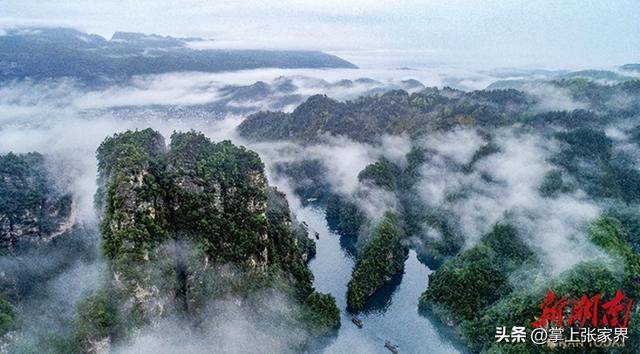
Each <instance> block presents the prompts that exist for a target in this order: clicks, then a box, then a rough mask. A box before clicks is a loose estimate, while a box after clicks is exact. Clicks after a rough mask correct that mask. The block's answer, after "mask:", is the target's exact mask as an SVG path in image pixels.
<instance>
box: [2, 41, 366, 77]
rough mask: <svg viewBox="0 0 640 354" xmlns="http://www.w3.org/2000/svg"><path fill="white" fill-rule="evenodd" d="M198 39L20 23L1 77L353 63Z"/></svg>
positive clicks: (5, 46)
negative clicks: (210, 44)
mask: <svg viewBox="0 0 640 354" xmlns="http://www.w3.org/2000/svg"><path fill="white" fill-rule="evenodd" d="M200 41H203V39H200V38H174V37H164V36H158V35H145V34H141V33H125V32H116V33H115V34H114V35H113V36H112V38H111V39H110V40H107V39H105V38H103V37H101V36H98V35H95V34H87V33H83V32H80V31H77V30H74V29H68V28H21V29H11V30H7V31H5V34H4V35H2V36H0V78H1V79H5V80H6V79H14V78H25V77H31V78H35V79H42V78H58V77H65V76H70V77H77V78H86V79H92V78H103V77H107V78H111V77H117V78H121V77H128V76H132V75H144V74H161V73H167V72H176V71H203V72H218V71H227V70H242V69H255V68H264V67H273V68H356V66H355V65H353V64H352V63H349V62H348V61H345V60H343V59H341V58H339V57H337V56H334V55H330V54H326V53H323V52H319V51H290V50H284V51H283V50H280V51H275V50H223V49H196V48H194V47H193V46H191V44H193V43H197V42H200Z"/></svg>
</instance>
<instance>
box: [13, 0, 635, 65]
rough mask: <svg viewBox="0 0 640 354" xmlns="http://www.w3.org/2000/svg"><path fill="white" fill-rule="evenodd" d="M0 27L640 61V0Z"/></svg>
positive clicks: (356, 4) (71, 15) (99, 15)
mask: <svg viewBox="0 0 640 354" xmlns="http://www.w3.org/2000/svg"><path fill="white" fill-rule="evenodd" d="M0 13H2V15H1V16H0V29H1V28H12V27H29V26H46V27H71V28H76V29H79V30H82V31H86V32H89V33H95V34H99V35H101V36H104V37H107V38H109V37H111V35H112V34H113V32H115V31H128V32H142V33H148V34H151V33H155V34H159V35H171V36H180V37H187V36H197V37H202V38H208V39H212V41H211V42H209V43H207V46H209V47H214V48H225V49H234V48H252V49H304V50H322V51H326V52H329V53H333V54H337V55H339V56H341V57H343V58H345V59H347V60H350V61H353V62H354V63H355V64H356V65H359V66H364V67H380V66H384V67H392V66H439V65H448V66H461V67H474V68H500V67H536V68H550V69H559V68H562V69H580V68H596V67H597V68H603V67H612V66H615V65H620V64H625V63H632V62H638V61H639V59H638V50H637V49H636V48H634V47H633V45H632V44H633V43H634V42H637V38H640V22H639V21H637V18H638V17H639V16H640V3H638V2H636V1H631V0H624V1H618V2H615V3H611V2H605V1H577V0H571V1H562V2H557V1H538V2H535V3H530V2H525V1H506V2H505V1H493V0H492V1H488V2H483V3H482V4H481V3H479V2H475V1H474V2H468V1H452V2H447V3H446V4H443V3H440V2H436V1H430V0H427V1H419V0H402V1H399V2H394V3H393V4H381V3H378V2H375V1H369V0H357V1H340V2H338V1H335V0H329V1H322V2H320V1H311V2H310V1H298V0H286V1H278V2H267V1H256V0H251V1H247V2H243V3H237V2H232V1H216V2H215V3H210V2H206V1H200V0H183V1H178V2H175V1H169V0H160V1H148V0H143V1H136V2H135V3H128V2H123V1H105V0H100V1H92V2H85V1H77V0H73V1H64V2H63V1H57V0H45V1H40V2H38V3H37V4H36V3H25V2H23V1H16V0H7V1H2V2H1V3H0Z"/></svg>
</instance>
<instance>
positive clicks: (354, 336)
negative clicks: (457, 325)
mask: <svg viewBox="0 0 640 354" xmlns="http://www.w3.org/2000/svg"><path fill="white" fill-rule="evenodd" d="M297 217H298V219H299V220H300V221H305V222H306V223H307V224H308V225H309V231H310V234H311V235H313V234H314V232H318V233H319V234H320V239H319V240H316V248H317V254H316V257H315V258H314V259H313V260H311V262H310V263H309V267H310V268H311V271H313V275H314V276H315V280H314V284H313V285H314V286H315V288H316V289H317V290H318V291H320V292H323V293H331V294H332V295H333V296H334V297H335V298H336V301H337V303H338V307H340V310H341V317H342V326H341V327H340V329H339V331H338V333H337V336H336V337H335V338H332V339H331V341H330V342H329V344H328V345H327V346H325V347H324V348H323V349H322V350H321V352H322V353H384V354H389V353H391V352H390V351H389V350H387V349H386V348H385V347H384V342H385V340H390V341H391V342H392V343H394V344H396V345H398V346H399V350H400V353H436V354H440V353H460V352H461V351H460V346H459V345H458V344H457V343H456V342H455V341H454V340H453V339H452V338H451V337H450V336H447V335H445V334H444V333H442V332H443V331H440V330H439V329H438V326H439V324H436V323H434V322H433V321H432V320H430V319H428V318H426V317H423V316H420V315H419V314H418V298H419V297H420V294H422V292H424V290H425V289H426V288H427V280H428V275H429V273H430V272H431V271H430V270H429V268H427V267H426V266H425V265H423V264H422V263H420V262H419V261H418V259H417V258H416V253H415V251H413V250H412V251H410V253H409V258H408V259H407V261H406V263H405V269H404V274H402V275H399V276H396V277H394V279H392V281H391V282H390V284H388V285H387V286H385V287H384V288H383V289H381V290H380V291H378V292H377V293H376V294H375V295H374V298H373V299H372V300H371V301H370V302H369V306H368V307H367V309H365V310H364V311H362V312H360V313H359V314H358V318H360V319H361V320H362V321H363V323H364V326H363V328H358V327H357V326H355V325H354V324H353V323H352V322H351V318H352V314H350V313H348V312H347V310H346V306H347V300H346V292H347V283H348V282H349V279H350V277H351V271H352V269H353V265H354V261H355V260H354V258H353V256H352V255H350V254H349V253H348V252H347V251H346V250H344V249H343V248H342V247H341V246H340V237H339V236H338V235H336V234H334V233H332V232H331V231H330V230H329V228H328V226H327V223H326V221H325V216H324V211H322V210H321V209H318V208H314V207H304V208H301V209H299V210H298V212H297Z"/></svg>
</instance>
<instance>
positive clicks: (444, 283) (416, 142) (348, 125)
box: [239, 73, 640, 353]
mask: <svg viewBox="0 0 640 354" xmlns="http://www.w3.org/2000/svg"><path fill="white" fill-rule="evenodd" d="M589 75H590V76H593V75H594V73H589ZM535 85H538V86H540V87H545V88H552V89H554V90H558V91H557V92H562V93H563V94H566V95H567V96H566V97H565V99H566V100H571V101H572V102H574V103H575V104H574V106H576V107H577V108H574V109H569V110H567V109H559V110H552V109H548V108H546V106H545V104H546V103H545V99H547V98H545V97H543V96H540V95H536V94H533V93H531V91H527V90H526V86H524V88H522V90H516V89H512V88H508V89H498V90H482V91H473V92H463V91H458V90H454V89H449V88H444V89H436V88H428V89H425V90H423V91H420V92H417V93H412V94H409V93H407V92H404V91H390V92H387V93H385V94H381V95H373V96H366V97H361V98H359V99H357V100H354V101H345V102H341V101H337V100H333V99H331V98H329V97H326V96H320V95H319V96H314V97H311V98H309V99H308V100H307V101H306V102H305V103H303V104H301V105H300V106H299V107H298V108H296V109H295V110H294V111H293V112H291V113H281V112H259V113H256V114H254V115H252V116H249V118H247V119H246V120H245V121H244V122H243V123H242V124H241V125H240V127H239V132H240V134H242V135H243V136H244V137H246V138H248V139H253V140H257V141H273V140H289V141H296V142H298V143H300V144H302V145H304V146H314V144H318V143H319V142H322V141H323V139H325V137H326V135H327V134H328V135H337V136H347V137H349V138H351V139H353V140H355V141H360V142H363V143H367V144H372V145H374V146H377V147H378V148H379V149H384V147H383V145H381V144H380V142H379V141H380V140H379V139H380V137H382V136H384V135H385V134H388V135H398V134H404V135H405V136H408V139H409V140H410V141H411V149H410V151H409V152H407V153H406V154H405V156H404V157H403V159H401V160H402V161H401V162H398V161H397V160H393V161H391V160H389V159H388V158H386V157H385V151H382V150H380V158H379V159H378V160H377V161H374V162H373V163H371V164H369V165H368V166H366V168H364V169H363V170H362V171H360V172H359V174H358V180H359V185H358V187H357V188H356V189H355V190H354V191H352V192H350V193H347V194H344V193H340V192H336V188H335V186H333V185H331V184H330V183H327V181H329V180H331V179H330V178H329V176H330V175H331V174H332V171H331V169H330V168H329V167H327V165H323V164H322V162H321V161H318V160H315V161H314V160H313V159H307V160H299V161H296V162H295V163H291V162H287V163H286V164H281V165H279V166H277V168H278V169H279V171H281V172H282V173H283V174H285V175H287V174H288V175H289V177H288V180H289V182H290V183H291V184H292V185H293V186H294V190H295V191H296V193H298V194H300V195H301V196H302V197H303V198H305V199H309V198H311V199H309V200H311V201H312V203H320V204H322V205H323V206H325V207H326V211H327V213H326V216H327V221H328V223H329V225H330V226H331V227H332V228H333V229H334V230H335V231H336V232H337V233H339V234H340V235H341V237H342V238H343V239H344V242H343V245H345V246H346V247H347V248H349V249H350V252H352V253H353V254H355V255H356V257H357V263H356V266H355V268H354V271H353V277H352V279H351V282H350V283H349V287H348V293H347V295H348V300H349V306H350V307H352V308H354V309H358V308H362V307H363V306H364V305H365V303H366V299H367V297H368V296H370V295H371V294H372V293H374V292H375V290H376V289H378V288H379V287H380V285H381V284H383V282H384V281H385V279H386V280H388V279H389V276H390V275H392V274H395V273H397V272H401V271H402V262H403V257H402V256H401V254H402V252H403V251H402V250H403V249H405V247H406V245H409V246H410V247H412V248H415V249H416V250H417V251H418V257H419V259H420V260H421V261H422V262H424V263H425V264H427V265H429V267H431V268H433V269H436V271H435V272H434V273H432V274H431V275H430V276H429V279H428V288H427V290H426V291H425V292H424V294H423V295H422V296H421V297H420V299H419V307H420V311H421V313H422V314H423V315H424V316H427V317H430V318H437V319H439V320H440V321H442V322H443V323H444V324H446V325H449V326H452V327H453V328H454V330H455V333H456V335H457V337H458V338H459V339H460V340H461V341H462V342H463V343H465V344H466V345H468V347H469V348H470V349H471V350H472V351H473V352H513V353H523V352H531V353H534V352H540V350H543V351H544V350H546V351H550V352H554V350H553V349H552V348H547V347H545V348H542V349H541V347H539V346H535V345H533V344H531V343H528V344H522V345H520V344H518V345H512V346H502V345H501V344H500V343H495V339H494V337H493V335H494V334H495V330H496V326H500V325H504V326H513V325H514V323H517V324H522V325H526V326H527V327H528V328H529V329H530V328H531V322H532V320H533V319H534V318H535V317H536V316H538V315H539V311H540V308H539V304H540V302H541V301H542V299H543V298H544V297H545V291H546V290H547V289H554V291H555V292H557V293H559V294H563V295H567V296H569V297H570V298H571V297H574V298H579V297H581V296H582V295H584V294H586V295H587V296H591V295H593V294H595V293H600V294H601V296H602V298H611V297H613V296H614V295H615V292H616V290H617V289H623V290H624V292H625V294H626V295H627V296H629V297H630V298H632V299H633V298H637V295H638V293H637V291H638V284H640V273H639V272H638V270H639V268H638V267H637V262H638V248H639V247H640V240H639V239H638V237H639V233H638V231H639V230H640V218H639V217H638V215H639V214H638V211H639V210H640V209H639V207H640V203H639V202H640V200H639V199H638V191H640V171H639V170H638V168H637V166H638V161H639V160H638V157H639V155H638V153H637V151H638V148H639V147H640V140H638V137H639V136H640V134H639V133H638V131H639V130H638V129H639V128H638V123H637V120H636V119H637V117H638V114H640V106H639V105H638V102H640V81H637V80H626V81H623V82H620V83H614V84H602V83H597V82H596V81H595V80H592V79H586V78H584V77H582V76H581V75H578V74H576V75H575V77H567V78H562V79H558V80H553V81H548V82H537V83H535ZM521 87H522V86H521ZM469 131H473V132H474V133H473V134H467V133H465V132H469ZM508 134H511V136H514V137H515V138H512V139H515V140H514V143H515V144H516V145H514V146H511V145H508V144H507V143H505V139H509V138H505V136H506V135H508ZM433 136H436V137H438V136H440V137H442V136H445V137H451V138H452V139H456V138H458V137H462V138H463V139H464V138H467V137H468V138H473V139H477V140H478V141H479V143H477V144H476V147H475V148H474V150H471V151H470V153H469V154H467V155H466V157H465V158H464V159H463V160H460V159H459V158H457V157H456V156H455V155H451V156H453V157H447V156H444V155H443V152H442V151H443V149H444V148H448V149H456V148H455V147H449V146H455V145H456V144H457V145H460V147H459V148H458V149H464V146H465V145H466V144H465V141H464V140H445V138H438V139H440V140H436V141H437V142H438V143H439V144H440V145H438V144H437V143H430V142H429V139H430V137H433ZM531 137H534V138H533V139H535V140H536V141H542V142H544V144H547V150H548V152H547V153H546V157H544V159H542V160H541V161H540V163H541V164H543V165H544V166H545V170H546V172H545V173H544V174H543V178H541V179H540V181H539V182H535V183H537V184H535V185H533V189H532V193H533V194H534V195H535V196H532V198H535V199H536V200H539V201H540V203H543V204H549V205H558V207H566V206H562V203H564V202H566V201H567V200H569V199H570V198H577V200H582V201H585V202H586V203H589V204H591V205H594V206H595V208H596V209H597V212H598V214H599V215H597V217H595V218H591V219H590V220H589V221H588V222H586V223H581V224H579V226H578V229H576V230H575V232H576V233H577V234H574V235H572V236H569V237H572V238H575V237H578V236H577V235H584V237H585V241H584V242H585V243H583V244H582V245H583V247H593V249H594V250H595V251H594V252H595V254H600V256H594V257H591V258H588V259H585V260H581V258H580V257H581V256H578V255H576V263H575V264H574V265H572V266H570V267H568V268H563V270H561V271H560V272H558V271H556V270H555V269H554V266H553V265H552V264H550V261H549V260H548V259H547V255H546V254H545V252H548V251H541V246H542V248H544V245H540V244H538V243H537V242H539V240H538V239H535V238H533V235H532V234H535V233H536V231H535V229H534V231H532V230H531V229H530V228H529V227H525V225H524V224H523V219H524V220H529V219H530V218H534V219H533V222H534V223H535V225H537V227H540V228H544V227H545V220H541V219H535V216H532V215H536V213H540V211H539V210H536V209H535V207H530V208H531V210H530V211H528V212H527V211H525V212H524V214H523V215H521V213H522V211H520V210H509V208H505V209H504V213H503V215H502V216H498V217H497V218H496V219H495V220H496V222H495V223H494V224H493V225H492V226H491V227H490V228H489V229H487V230H486V232H484V233H483V234H481V235H477V234H476V235H471V236H473V237H474V240H473V241H470V235H469V234H468V231H467V229H465V226H466V225H464V222H463V220H461V219H459V216H458V215H459V211H458V210H456V208H460V207H464V206H465V204H464V202H465V201H467V200H469V201H471V202H473V199H472V198H478V197H477V196H476V195H480V196H482V197H483V198H486V197H490V198H493V196H492V193H495V192H496V191H497V190H499V189H500V188H504V186H505V184H506V183H510V182H508V181H502V180H500V178H498V177H497V176H499V174H496V169H497V168H498V167H496V166H494V165H492V164H495V163H497V162H499V161H500V160H499V159H503V158H505V157H507V156H508V154H509V151H507V150H508V149H514V148H515V150H513V153H515V154H523V155H522V156H527V155H526V154H527V150H526V148H527V144H528V143H527V141H526V139H531ZM518 139H521V142H520V144H521V147H522V149H521V151H518V147H517V144H518V143H517V141H518ZM376 144H377V145H376ZM443 146H444V148H443ZM525 163H526V162H525ZM530 163H536V162H534V161H530ZM518 168H526V167H525V166H519V167H518ZM438 176H441V177H438ZM447 176H454V177H453V180H454V181H453V182H456V183H469V181H472V184H470V185H465V184H462V185H456V184H454V187H456V189H453V190H448V189H447V188H449V186H448V185H447V183H446V182H445V181H443V182H438V183H441V184H442V185H443V187H441V188H443V190H439V191H438V193H436V192H434V188H438V185H436V186H429V185H425V181H424V180H425V178H430V179H432V180H436V181H439V178H445V179H446V178H451V177H447ZM507 177H509V176H507ZM299 181H300V182H299ZM459 181H462V182H459ZM298 182H299V183H298ZM473 183H475V184H473ZM425 188H426V190H427V191H428V192H429V195H430V196H431V197H432V198H435V197H437V198H436V199H435V200H428V199H427V200H425V198H424V191H425ZM527 188H529V187H528V186H527ZM421 194H422V195H421ZM441 194H444V195H443V196H440V195H441ZM381 195H382V196H391V199H392V200H393V201H394V203H393V207H392V210H394V212H395V213H396V214H397V215H396V216H391V215H390V214H385V215H384V216H382V217H381V214H379V213H376V212H374V213H373V214H372V213H371V210H370V209H371V205H372V201H373V200H374V199H376V198H378V199H379V198H380V196H381ZM372 198H373V199H372ZM568 198H569V199H568ZM531 203H534V202H533V201H532V202H531ZM472 205H473V204H472ZM498 206H499V205H498ZM476 207H477V206H476ZM523 207H524V208H527V207H528V205H526V204H525V205H522V206H521V207H520V208H523ZM556 211H560V210H556ZM551 212H553V211H551ZM527 213H530V215H527ZM531 213H533V214H531ZM390 218H392V219H390ZM376 225H378V226H376ZM534 227H536V226H534ZM476 232H477V229H476ZM382 235H387V238H386V241H383V239H385V238H384V237H383V236H382ZM391 235H394V236H393V237H392V236H391ZM434 235H435V236H434ZM554 236H555V237H561V236H560V235H551V237H554ZM395 237H397V238H399V239H396V240H395V241H392V239H394V238H395ZM542 242H549V243H551V242H553V241H550V240H546V241H542ZM391 244H395V246H390V245H391ZM587 244H588V245H590V246H587ZM387 247H389V248H387ZM564 247H570V246H568V245H565V246H564ZM391 248H393V251H389V249H391ZM385 249H386V250H387V251H385ZM384 252H389V253H388V254H387V255H385V253H384ZM394 252H395V253H397V254H398V256H391V254H392V253H394ZM551 263H552V262H551ZM631 316H632V318H631V320H630V323H631V322H635V325H630V326H631V327H630V328H629V331H630V333H638V331H639V329H638V328H637V310H633V311H632V315H631ZM639 345H640V344H639V343H638V341H637V340H636V339H632V340H631V342H629V343H627V346H626V347H625V348H624V349H620V350H622V351H623V352H636V351H637V350H639V349H638V348H640V347H639Z"/></svg>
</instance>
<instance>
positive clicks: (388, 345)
mask: <svg viewBox="0 0 640 354" xmlns="http://www.w3.org/2000/svg"><path fill="white" fill-rule="evenodd" d="M384 347H385V348H387V349H389V351H390V352H392V353H393V354H398V352H399V350H398V346H397V345H395V344H393V343H391V342H390V341H388V340H385V341H384Z"/></svg>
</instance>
